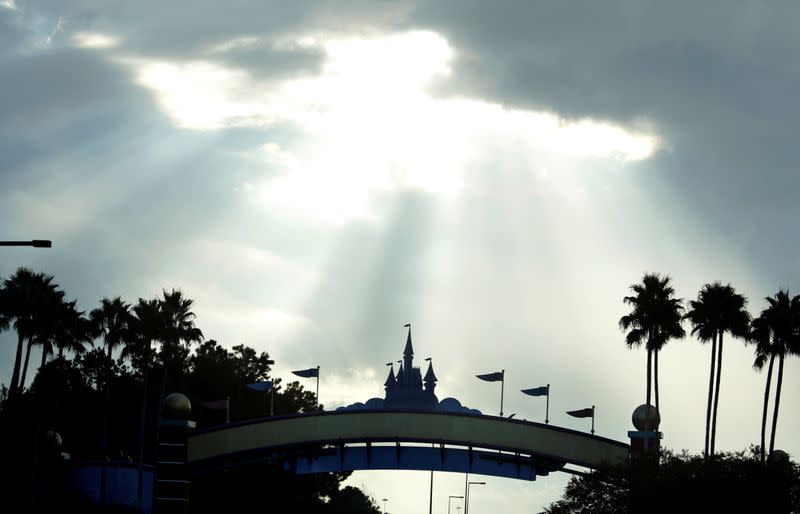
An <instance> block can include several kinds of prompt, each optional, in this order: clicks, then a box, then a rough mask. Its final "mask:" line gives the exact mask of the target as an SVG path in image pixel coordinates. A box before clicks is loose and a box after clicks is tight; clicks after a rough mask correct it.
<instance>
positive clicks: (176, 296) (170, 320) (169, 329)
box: [160, 289, 203, 371]
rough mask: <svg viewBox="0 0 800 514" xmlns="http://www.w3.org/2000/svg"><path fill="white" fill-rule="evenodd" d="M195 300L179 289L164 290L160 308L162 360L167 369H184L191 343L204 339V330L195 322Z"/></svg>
mask: <svg viewBox="0 0 800 514" xmlns="http://www.w3.org/2000/svg"><path fill="white" fill-rule="evenodd" d="M192 305H194V300H192V299H190V298H186V297H184V296H183V293H182V292H181V291H180V290H179V289H173V290H172V291H170V292H169V293H168V292H167V291H166V290H165V291H163V298H162V299H161V301H160V308H161V311H162V314H163V319H164V329H163V333H162V339H161V343H162V344H161V355H160V357H161V362H162V364H163V365H164V369H165V371H166V369H167V368H169V369H178V368H180V369H183V368H185V366H186V365H187V362H188V357H189V345H190V344H191V343H199V342H200V341H202V340H203V332H202V331H201V330H200V329H199V328H197V327H196V326H195V324H194V320H195V314H194V312H192Z"/></svg>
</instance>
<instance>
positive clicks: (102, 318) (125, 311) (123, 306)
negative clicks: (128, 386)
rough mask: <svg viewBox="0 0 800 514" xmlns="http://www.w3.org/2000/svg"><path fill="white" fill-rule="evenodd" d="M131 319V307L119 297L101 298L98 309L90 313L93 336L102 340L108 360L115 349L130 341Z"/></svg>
mask: <svg viewBox="0 0 800 514" xmlns="http://www.w3.org/2000/svg"><path fill="white" fill-rule="evenodd" d="M131 317H132V314H131V306H130V305H129V304H127V303H126V302H125V301H123V300H122V298H120V297H119V296H117V297H115V298H112V299H109V298H103V299H102V300H100V307H97V308H96V309H94V310H92V312H91V313H90V315H89V318H90V319H91V320H92V325H93V332H94V335H95V336H97V337H102V338H103V343H104V345H105V347H106V351H107V352H108V360H111V359H112V352H113V351H114V349H115V348H119V347H122V346H125V345H126V344H127V343H128V342H130V341H131V336H132V335H133V334H132V331H131Z"/></svg>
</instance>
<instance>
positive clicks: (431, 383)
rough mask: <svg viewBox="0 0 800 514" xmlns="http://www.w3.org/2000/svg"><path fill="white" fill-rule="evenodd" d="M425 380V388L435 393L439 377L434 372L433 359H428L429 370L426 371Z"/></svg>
mask: <svg viewBox="0 0 800 514" xmlns="http://www.w3.org/2000/svg"><path fill="white" fill-rule="evenodd" d="M423 381H424V382H425V390H426V391H428V392H429V393H431V394H434V390H435V389H436V382H437V379H436V374H435V373H434V372H433V361H428V371H426V372H425V378H424V379H423Z"/></svg>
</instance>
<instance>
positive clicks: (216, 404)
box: [200, 400, 228, 410]
mask: <svg viewBox="0 0 800 514" xmlns="http://www.w3.org/2000/svg"><path fill="white" fill-rule="evenodd" d="M200 405H202V406H203V407H205V408H206V409H212V410H224V409H227V408H228V400H211V401H210V402H202V403H201V404H200Z"/></svg>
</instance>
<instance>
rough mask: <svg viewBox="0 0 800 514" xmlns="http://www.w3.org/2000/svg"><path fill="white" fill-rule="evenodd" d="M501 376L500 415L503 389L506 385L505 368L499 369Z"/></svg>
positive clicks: (501, 414) (501, 415)
mask: <svg viewBox="0 0 800 514" xmlns="http://www.w3.org/2000/svg"><path fill="white" fill-rule="evenodd" d="M500 373H501V375H502V378H501V379H500V417H501V418H502V417H503V389H505V386H506V370H504V369H503V370H500Z"/></svg>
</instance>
